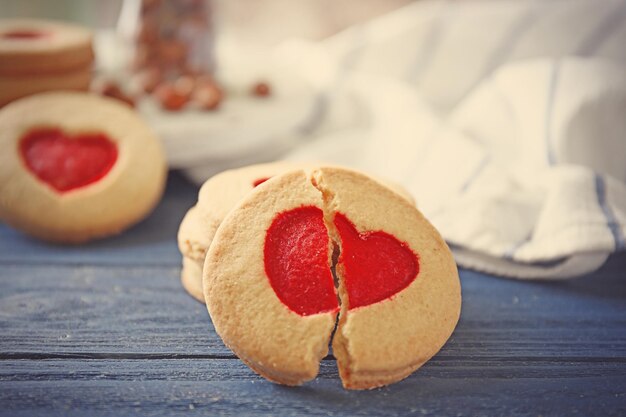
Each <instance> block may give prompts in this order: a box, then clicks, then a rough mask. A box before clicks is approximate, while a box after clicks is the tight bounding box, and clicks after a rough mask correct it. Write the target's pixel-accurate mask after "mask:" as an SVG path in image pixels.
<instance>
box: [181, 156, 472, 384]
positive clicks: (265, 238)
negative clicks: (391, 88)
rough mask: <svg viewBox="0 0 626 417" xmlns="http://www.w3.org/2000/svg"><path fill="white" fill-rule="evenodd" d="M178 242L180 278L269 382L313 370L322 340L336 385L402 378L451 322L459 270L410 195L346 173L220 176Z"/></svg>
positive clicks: (455, 315) (443, 337)
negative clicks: (334, 370)
mask: <svg viewBox="0 0 626 417" xmlns="http://www.w3.org/2000/svg"><path fill="white" fill-rule="evenodd" d="M396 187H397V186H396ZM396 189H397V190H399V191H402V189H401V188H400V189H398V188H396ZM179 244H180V248H181V251H182V252H183V255H184V268H183V276H182V279H183V284H184V285H185V287H186V288H187V289H188V291H189V292H190V293H192V295H194V296H195V297H196V298H198V299H201V300H203V301H206V304H207V308H208V310H209V314H210V315H211V320H212V322H213V325H214V327H215V331H216V332H217V333H218V334H219V335H220V337H221V338H222V340H223V341H224V343H225V344H226V345H227V346H228V347H229V348H231V349H232V351H233V352H234V353H235V354H236V355H237V356H238V357H239V358H240V359H241V360H242V361H243V362H244V363H245V364H246V365H248V366H249V367H250V368H251V369H252V370H254V371H255V372H257V373H258V374H260V375H261V376H263V377H265V378H267V379H268V380H270V381H273V382H277V383H281V384H286V385H300V384H302V383H304V382H306V381H309V380H311V379H313V378H315V376H316V375H317V373H318V371H319V363H320V361H321V360H322V358H324V357H325V356H326V355H327V354H328V346H329V343H332V348H333V355H334V357H335V358H336V359H337V366H338V368H339V376H340V377H341V380H342V383H343V385H344V387H346V388H348V389H370V388H375V387H379V386H383V385H387V384H391V383H394V382H397V381H399V380H401V379H403V378H406V377H407V376H409V375H410V374H411V373H413V372H414V371H415V370H416V369H418V368H419V367H421V366H422V365H423V364H424V363H425V362H426V361H428V360H429V359H430V358H431V357H432V356H433V355H435V354H436V353H437V352H438V351H439V349H441V347H442V346H443V345H444V344H445V342H446V341H447V339H448V338H449V337H450V335H451V333H452V331H453V330H454V327H455V326H456V323H457V321H458V319H459V314H460V307H461V292H460V284H459V278H458V273H457V270H456V265H455V263H454V259H453V257H452V254H451V252H450V250H449V248H448V247H447V246H446V244H445V242H444V241H443V239H442V238H441V236H440V235H439V233H438V232H437V231H436V230H435V229H434V227H433V226H432V225H431V224H430V223H429V222H428V221H427V220H426V219H425V218H424V217H423V216H422V215H421V213H420V212H419V211H418V210H417V209H416V208H415V205H414V203H413V201H412V199H411V198H410V197H406V196H402V195H401V193H400V192H397V191H394V190H393V189H392V187H390V186H389V185H385V184H383V183H381V182H380V181H379V180H376V179H373V178H372V177H370V176H366V175H364V174H362V173H359V172H355V171H353V170H349V169H345V168H340V167H323V166H316V165H300V166H297V165H291V164H267V165H259V166H252V167H247V168H242V169H239V170H233V171H227V172H224V173H222V174H220V175H218V176H216V177H214V178H212V179H210V180H209V181H207V182H206V183H205V184H204V186H203V187H202V189H201V191H200V197H199V201H198V204H197V205H196V206H195V207H193V208H192V209H191V210H190V211H189V212H188V214H187V216H186V217H185V219H184V220H183V223H182V225H181V228H180V232H179ZM207 247H208V250H207ZM205 252H206V255H205Z"/></svg>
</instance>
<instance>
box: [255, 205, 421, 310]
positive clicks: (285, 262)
mask: <svg viewBox="0 0 626 417" xmlns="http://www.w3.org/2000/svg"><path fill="white" fill-rule="evenodd" d="M334 224H335V227H336V228H337V231H338V233H339V237H340V238H341V254H340V256H339V260H338V262H339V268H340V272H341V275H342V278H343V283H344V285H345V288H346V292H347V293H348V304H349V308H350V309H352V308H357V307H362V306H366V305H369V304H373V303H376V302H379V301H382V300H385V299H387V298H389V297H391V296H393V295H394V294H396V293H398V292H399V291H402V290H403V289H404V288H406V287H407V286H409V284H411V282H413V280H415V278H416V277H417V274H418V272H419V260H418V257H417V255H416V254H415V253H413V251H411V249H410V248H409V247H408V245H407V244H406V243H404V242H401V241H399V240H398V239H396V238H395V237H394V236H392V235H390V234H388V233H385V232H382V231H372V232H365V233H359V232H358V231H357V229H356V227H355V226H354V225H353V224H352V222H350V220H348V218H347V217H346V216H344V215H343V214H341V213H337V214H336V215H335V219H334ZM328 244H329V237H328V231H327V229H326V226H325V224H324V220H323V212H322V210H320V209H319V208H317V207H312V206H306V207H300V208H297V209H293V210H289V211H286V212H282V213H279V214H278V215H277V216H276V218H275V219H274V221H273V222H272V224H271V226H270V227H269V229H268V230H267V235H266V237H265V248H264V262H265V272H266V274H267V276H268V278H269V281H270V284H271V286H272V288H273V289H274V292H275V293H276V295H277V296H278V298H279V299H280V300H281V301H282V303H283V304H285V305H286V306H287V307H288V308H289V309H291V310H292V311H294V312H296V313H298V314H300V315H303V316H306V315H311V314H316V313H322V312H327V311H336V310H337V307H338V305H337V298H336V292H335V287H334V283H333V278H332V274H331V269H330V265H329V259H328Z"/></svg>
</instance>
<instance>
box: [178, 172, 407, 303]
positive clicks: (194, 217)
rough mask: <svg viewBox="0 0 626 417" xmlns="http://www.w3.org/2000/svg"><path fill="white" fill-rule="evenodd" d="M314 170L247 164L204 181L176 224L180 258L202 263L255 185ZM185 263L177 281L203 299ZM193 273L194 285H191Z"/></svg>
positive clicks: (396, 187) (400, 190)
mask: <svg viewBox="0 0 626 417" xmlns="http://www.w3.org/2000/svg"><path fill="white" fill-rule="evenodd" d="M303 166H306V167H314V166H319V164H314V163H292V162H273V163H267V164H258V165H250V166H247V167H244V168H239V169H233V170H228V171H224V172H222V173H220V174H217V175H216V176H214V177H212V178H211V179H209V180H208V181H206V182H205V183H204V184H203V186H202V188H201V189H200V193H199V197H198V204H197V205H196V206H194V207H192V208H191V209H190V210H189V211H188V212H187V214H186V215H185V217H184V218H183V221H182V222H181V224H180V228H179V231H178V247H179V249H180V252H181V254H182V255H183V257H184V258H189V259H192V260H194V261H197V262H200V263H202V262H204V258H205V256H206V251H207V249H208V248H209V245H210V244H211V241H212V240H213V236H214V234H215V231H216V230H217V228H218V227H219V225H220V223H221V222H222V220H223V219H224V217H226V215H227V214H228V213H229V212H230V210H231V209H232V208H233V207H234V206H235V205H236V204H237V203H238V202H239V201H240V200H241V199H242V198H243V197H245V196H246V195H247V194H248V193H249V192H250V191H252V190H253V189H254V188H255V187H256V186H257V185H259V184H261V183H263V182H264V181H266V180H267V179H269V178H271V177H273V176H275V175H278V174H281V173H284V172H287V171H289V170H293V169H297V168H300V167H303ZM377 180H378V181H379V182H380V183H382V184H384V185H386V186H387V187H389V188H391V189H392V190H394V191H395V192H397V193H398V194H400V195H401V196H403V198H405V199H407V200H408V201H410V202H411V203H412V204H414V201H413V198H412V197H411V195H410V194H409V193H408V192H407V191H406V190H405V189H404V188H403V187H402V186H400V185H397V184H395V183H392V182H389V181H385V180H380V179H377ZM188 265H190V263H189V262H183V268H182V271H181V280H183V281H184V283H183V286H184V287H185V289H187V290H188V291H189V289H190V288H191V289H193V291H189V293H190V294H191V295H193V296H194V298H196V299H198V301H201V302H204V298H203V297H202V296H201V297H197V296H196V295H197V294H198V293H199V292H198V291H197V289H198V288H201V287H202V275H201V274H195V272H194V271H197V268H195V267H188ZM194 274H195V277H196V280H197V283H196V284H195V285H194V284H192V280H193V278H192V277H193V276H194Z"/></svg>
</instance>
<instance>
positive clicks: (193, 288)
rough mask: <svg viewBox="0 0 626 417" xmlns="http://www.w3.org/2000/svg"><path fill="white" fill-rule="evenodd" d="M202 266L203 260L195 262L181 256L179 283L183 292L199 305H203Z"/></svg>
mask: <svg viewBox="0 0 626 417" xmlns="http://www.w3.org/2000/svg"><path fill="white" fill-rule="evenodd" d="M203 266H204V260H202V261H196V260H195V259H191V258H187V257H186V256H183V267H182V269H181V272H180V282H181V283H182V284H183V288H184V289H185V291H187V293H188V294H189V295H191V296H192V297H193V298H195V299H196V300H198V301H200V302H201V303H204V291H203V290H202V267H203Z"/></svg>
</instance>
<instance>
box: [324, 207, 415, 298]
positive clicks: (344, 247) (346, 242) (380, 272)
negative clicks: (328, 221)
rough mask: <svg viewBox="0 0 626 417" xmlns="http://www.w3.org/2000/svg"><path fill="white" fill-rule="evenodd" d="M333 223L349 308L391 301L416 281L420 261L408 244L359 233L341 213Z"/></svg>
mask: <svg viewBox="0 0 626 417" xmlns="http://www.w3.org/2000/svg"><path fill="white" fill-rule="evenodd" d="M334 224H335V227H336V228H337V231H338V232H339V237H340V238H341V255H340V256H339V264H340V267H341V268H342V270H343V283H344V285H345V288H346V291H347V293H348V306H349V308H350V309H353V308H357V307H362V306H366V305H369V304H374V303H376V302H378V301H382V300H384V299H386V298H389V297H391V296H393V295H394V294H396V293H398V292H400V291H402V290H403V289H405V288H406V287H408V286H409V284H410V283H411V282H413V280H415V278H417V274H418V272H419V260H418V257H417V255H416V254H415V253H413V251H412V250H411V249H410V248H409V247H408V245H407V244H406V243H404V242H401V241H399V240H398V239H396V238H395V237H394V236H392V235H390V234H388V233H385V232H382V231H376V232H365V233H359V232H358V231H357V229H356V227H354V225H353V224H352V222H351V221H350V220H348V218H347V217H346V216H344V215H343V214H341V213H337V214H335V219H334Z"/></svg>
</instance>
